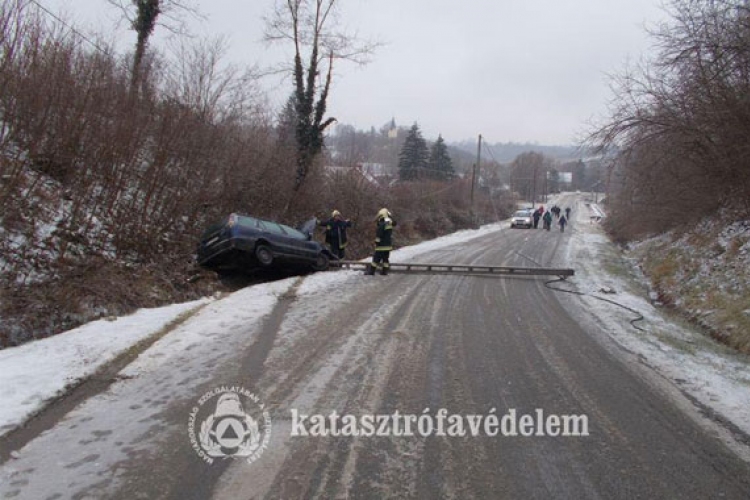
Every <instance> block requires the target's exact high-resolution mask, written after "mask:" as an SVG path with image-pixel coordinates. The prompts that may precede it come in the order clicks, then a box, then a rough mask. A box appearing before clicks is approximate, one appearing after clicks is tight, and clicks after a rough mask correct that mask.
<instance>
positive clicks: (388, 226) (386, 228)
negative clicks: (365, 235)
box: [365, 208, 396, 276]
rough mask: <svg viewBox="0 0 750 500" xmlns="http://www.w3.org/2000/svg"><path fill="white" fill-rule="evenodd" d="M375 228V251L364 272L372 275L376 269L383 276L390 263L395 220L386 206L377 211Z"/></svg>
mask: <svg viewBox="0 0 750 500" xmlns="http://www.w3.org/2000/svg"><path fill="white" fill-rule="evenodd" d="M376 220H377V229H376V232H375V253H374V254H373V256H372V263H371V264H370V265H369V266H368V267H367V269H366V270H365V274H367V275H370V276H372V275H373V274H375V271H376V270H380V274H382V275H383V276H385V275H386V274H388V269H389V268H390V264H389V263H388V258H389V257H390V255H391V250H393V226H395V225H396V221H395V220H393V216H392V215H391V213H390V212H389V211H388V209H387V208H381V209H380V211H379V212H378V216H377V218H376Z"/></svg>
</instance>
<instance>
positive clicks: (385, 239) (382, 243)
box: [375, 217, 396, 252]
mask: <svg viewBox="0 0 750 500" xmlns="http://www.w3.org/2000/svg"><path fill="white" fill-rule="evenodd" d="M395 225H396V221H394V220H393V219H391V218H390V217H384V218H382V219H380V220H378V228H377V230H376V232H375V250H376V251H378V252H390V251H391V250H393V226H395Z"/></svg>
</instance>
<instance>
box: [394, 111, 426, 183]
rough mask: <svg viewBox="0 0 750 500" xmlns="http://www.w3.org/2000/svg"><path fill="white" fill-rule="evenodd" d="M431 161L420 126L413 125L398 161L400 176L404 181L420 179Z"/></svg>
mask: <svg viewBox="0 0 750 500" xmlns="http://www.w3.org/2000/svg"><path fill="white" fill-rule="evenodd" d="M428 159H429V150H428V149H427V142H426V141H425V140H424V138H423V137H422V132H420V130H419V125H417V124H416V123H415V124H414V125H412V127H411V129H409V132H408V133H407V134H406V140H405V141H404V145H403V147H402V148H401V153H400V154H399V159H398V174H399V177H400V178H401V180H402V181H411V180H415V179H418V178H420V177H421V176H422V174H423V173H424V170H425V169H426V167H427V162H428Z"/></svg>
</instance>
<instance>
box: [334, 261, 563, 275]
mask: <svg viewBox="0 0 750 500" xmlns="http://www.w3.org/2000/svg"><path fill="white" fill-rule="evenodd" d="M369 265H370V263H369V262H359V261H356V260H338V261H336V260H334V261H331V267H343V268H345V269H365V268H366V267H367V266H369ZM390 272H392V273H412V274H462V275H479V276H488V275H489V276H559V277H560V278H562V279H565V278H567V277H568V276H573V275H574V274H575V271H574V270H573V269H565V268H548V267H508V266H479V265H474V264H470V265H469V264H421V263H416V262H410V263H408V264H400V263H395V262H391V264H390Z"/></svg>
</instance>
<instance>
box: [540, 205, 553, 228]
mask: <svg viewBox="0 0 750 500" xmlns="http://www.w3.org/2000/svg"><path fill="white" fill-rule="evenodd" d="M542 219H543V220H544V229H546V230H547V231H549V230H550V228H551V227H552V214H551V213H550V211H549V210H547V211H546V212H544V217H542Z"/></svg>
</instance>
